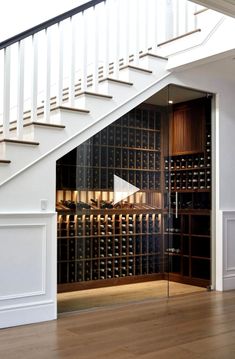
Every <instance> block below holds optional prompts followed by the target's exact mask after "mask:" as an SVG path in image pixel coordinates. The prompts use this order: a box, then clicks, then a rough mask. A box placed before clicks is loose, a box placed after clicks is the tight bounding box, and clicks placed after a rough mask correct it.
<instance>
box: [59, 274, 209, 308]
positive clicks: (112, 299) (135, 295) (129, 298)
mask: <svg viewBox="0 0 235 359" xmlns="http://www.w3.org/2000/svg"><path fill="white" fill-rule="evenodd" d="M205 290H206V289H205V288H200V287H195V286H192V285H187V284H182V283H175V282H168V281H166V280H155V281H150V282H142V283H134V284H126V285H115V286H113V287H106V288H105V287H104V288H95V289H87V290H81V291H77V292H68V293H60V294H58V295H57V303H58V312H59V313H65V312H72V311H78V310H83V309H90V308H98V307H105V306H113V305H117V304H128V303H135V302H143V301H146V300H154V299H162V298H166V297H167V296H168V294H169V295H170V296H171V297H172V296H175V295H181V294H188V293H194V292H204V291H205Z"/></svg>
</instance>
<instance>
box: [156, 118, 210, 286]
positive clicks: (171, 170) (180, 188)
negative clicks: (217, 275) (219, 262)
mask: <svg viewBox="0 0 235 359" xmlns="http://www.w3.org/2000/svg"><path fill="white" fill-rule="evenodd" d="M204 133H205V141H204V142H205V143H204V148H202V150H203V151H201V152H198V153H193V154H192V153H190V154H187V153H184V154H182V153H179V154H174V156H172V157H170V158H169V157H165V158H164V172H165V177H164V186H165V188H164V190H165V194H164V211H165V214H164V220H163V227H164V228H163V231H164V252H165V272H166V273H167V274H168V276H169V278H170V279H171V280H175V281H180V282H184V283H189V284H194V285H200V286H205V287H206V286H207V285H209V284H210V276H211V236H210V227H211V220H210V214H211V121H210V116H207V117H206V120H205V130H204ZM176 192H177V196H176ZM169 208H170V211H171V216H170V217H169V214H168V211H169ZM176 211H177V212H176ZM176 213H177V216H176Z"/></svg>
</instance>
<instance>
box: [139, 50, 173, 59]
mask: <svg viewBox="0 0 235 359" xmlns="http://www.w3.org/2000/svg"><path fill="white" fill-rule="evenodd" d="M146 56H150V57H154V58H156V59H161V60H168V58H167V57H164V56H160V55H156V54H152V53H151V52H146V53H144V54H141V55H140V59H142V58H143V57H146Z"/></svg>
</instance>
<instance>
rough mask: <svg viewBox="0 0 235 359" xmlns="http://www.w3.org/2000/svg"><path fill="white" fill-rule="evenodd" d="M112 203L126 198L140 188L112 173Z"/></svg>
mask: <svg viewBox="0 0 235 359" xmlns="http://www.w3.org/2000/svg"><path fill="white" fill-rule="evenodd" d="M113 182H114V204H116V203H118V202H120V201H122V200H124V199H126V198H127V197H129V196H131V195H132V194H134V193H135V192H138V191H139V190H140V189H139V188H138V187H135V186H133V185H132V184H131V183H129V182H127V181H125V180H123V179H122V178H120V177H118V176H116V175H114V181H113Z"/></svg>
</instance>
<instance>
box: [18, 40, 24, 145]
mask: <svg viewBox="0 0 235 359" xmlns="http://www.w3.org/2000/svg"><path fill="white" fill-rule="evenodd" d="M16 116H17V118H16V122H17V125H16V127H17V129H16V135H17V138H18V139H22V138H23V116H24V40H21V41H19V42H18V84H17V115H16Z"/></svg>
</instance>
